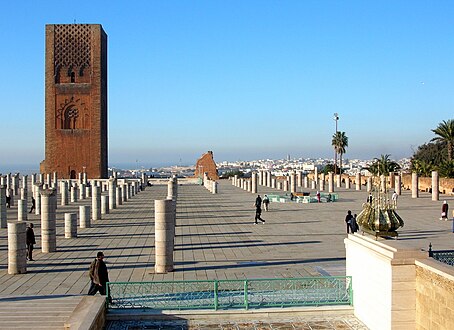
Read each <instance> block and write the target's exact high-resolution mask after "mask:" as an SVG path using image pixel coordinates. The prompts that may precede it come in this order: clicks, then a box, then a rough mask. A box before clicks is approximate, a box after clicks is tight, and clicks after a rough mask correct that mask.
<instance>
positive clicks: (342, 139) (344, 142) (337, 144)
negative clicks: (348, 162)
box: [331, 132, 348, 174]
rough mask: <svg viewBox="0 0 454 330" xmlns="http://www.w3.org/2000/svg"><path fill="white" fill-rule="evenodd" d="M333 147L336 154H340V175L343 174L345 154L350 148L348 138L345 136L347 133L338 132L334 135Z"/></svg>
mask: <svg viewBox="0 0 454 330" xmlns="http://www.w3.org/2000/svg"><path fill="white" fill-rule="evenodd" d="M331 145H332V146H333V147H334V151H335V152H336V154H339V167H338V168H339V173H342V155H343V154H345V152H346V148H347V147H348V137H347V136H346V135H345V132H336V133H335V134H333V139H332V141H331ZM336 165H337V164H334V166H335V167H334V169H335V172H336V174H337V171H336Z"/></svg>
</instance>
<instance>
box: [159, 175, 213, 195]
mask: <svg viewBox="0 0 454 330" xmlns="http://www.w3.org/2000/svg"><path fill="white" fill-rule="evenodd" d="M205 182H207V181H205ZM174 188H175V186H174V184H173V181H172V179H170V180H169V181H167V199H171V200H176V197H175V192H174Z"/></svg>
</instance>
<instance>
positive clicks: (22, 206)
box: [17, 199, 28, 221]
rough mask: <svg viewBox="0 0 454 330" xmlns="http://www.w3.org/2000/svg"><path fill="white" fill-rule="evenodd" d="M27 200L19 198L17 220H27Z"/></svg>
mask: <svg viewBox="0 0 454 330" xmlns="http://www.w3.org/2000/svg"><path fill="white" fill-rule="evenodd" d="M27 214H28V211H27V200H26V199H19V200H18V201H17V221H27Z"/></svg>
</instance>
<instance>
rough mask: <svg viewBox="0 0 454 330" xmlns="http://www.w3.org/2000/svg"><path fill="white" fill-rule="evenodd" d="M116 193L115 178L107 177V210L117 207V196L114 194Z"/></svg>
mask: <svg viewBox="0 0 454 330" xmlns="http://www.w3.org/2000/svg"><path fill="white" fill-rule="evenodd" d="M116 193H117V180H116V179H113V178H111V179H109V210H113V209H116V208H117V197H116V196H115V195H116Z"/></svg>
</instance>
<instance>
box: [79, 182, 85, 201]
mask: <svg viewBox="0 0 454 330" xmlns="http://www.w3.org/2000/svg"><path fill="white" fill-rule="evenodd" d="M79 199H80V200H83V199H85V184H83V183H81V184H80V185H79Z"/></svg>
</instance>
